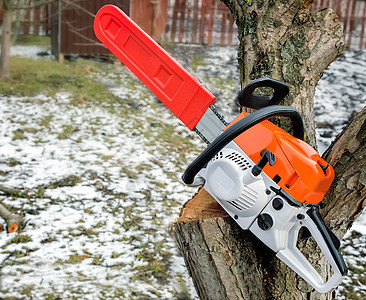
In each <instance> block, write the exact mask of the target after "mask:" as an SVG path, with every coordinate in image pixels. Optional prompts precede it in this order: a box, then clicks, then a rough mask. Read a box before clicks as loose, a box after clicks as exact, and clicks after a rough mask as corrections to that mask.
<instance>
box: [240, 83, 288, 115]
mask: <svg viewBox="0 0 366 300" xmlns="http://www.w3.org/2000/svg"><path fill="white" fill-rule="evenodd" d="M261 87H270V88H272V89H273V90H274V92H273V94H272V95H270V96H261V95H257V94H254V91H255V89H257V88H261ZM289 91H290V88H289V87H288V85H287V84H286V83H284V82H281V81H278V80H276V79H273V78H269V77H263V78H259V79H256V80H254V81H252V82H251V83H249V84H248V85H247V86H246V87H245V88H244V89H243V90H242V91H241V92H240V94H239V96H238V98H237V101H238V103H239V105H240V106H244V107H249V108H253V109H261V108H264V107H267V106H271V105H277V104H279V103H280V102H281V100H283V99H284V98H285V97H286V96H287V95H288V93H289Z"/></svg>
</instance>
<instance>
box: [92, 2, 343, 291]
mask: <svg viewBox="0 0 366 300" xmlns="http://www.w3.org/2000/svg"><path fill="white" fill-rule="evenodd" d="M94 30H95V34H96V36H97V37H98V38H99V40H100V41H101V42H102V43H103V44H104V45H105V46H107V48H108V49H109V50H111V51H112V52H113V53H114V54H115V55H116V56H117V57H118V58H119V59H120V60H121V61H122V62H123V63H124V64H125V65H126V66H127V67H128V68H129V69H130V70H131V71H132V72H133V73H134V74H135V75H136V76H137V77H138V78H139V79H140V80H141V81H142V82H143V83H144V84H145V85H146V86H147V87H148V88H149V89H150V90H151V91H152V92H153V93H154V94H155V95H156V96H157V97H158V98H159V99H160V100H161V101H162V102H163V103H164V104H165V105H166V106H167V107H168V108H169V109H170V110H171V111H172V112H173V113H174V114H175V115H176V116H177V117H178V118H179V119H180V120H181V121H182V122H183V123H184V124H185V125H186V126H187V127H188V128H189V129H190V130H194V131H195V132H196V133H197V134H198V135H199V136H200V137H201V138H202V139H203V140H204V141H205V142H206V143H207V144H208V146H207V148H206V149H205V150H204V151H203V152H202V153H201V154H200V155H199V156H198V157H197V158H196V159H195V160H194V161H193V162H192V163H191V164H190V165H189V166H188V168H187V169H186V171H185V172H184V174H183V176H182V178H183V181H184V182H185V183H186V184H188V185H191V186H201V185H203V186H204V188H205V189H206V190H207V191H208V192H209V193H210V194H211V195H212V197H214V198H215V199H216V201H217V202H219V203H220V205H221V206H222V207H223V208H224V209H225V210H226V212H227V213H228V214H229V215H230V216H231V217H232V218H233V219H234V220H235V221H236V222H237V223H238V225H239V226H240V227H241V228H242V229H249V230H250V231H251V232H253V233H254V234H255V235H256V236H257V237H258V238H259V239H260V240H261V241H262V242H263V243H264V244H265V245H267V246H268V247H269V248H271V249H272V250H273V251H274V252H275V253H276V256H277V257H278V258H279V259H280V260H282V261H283V262H284V263H286V264H287V265H288V266H289V267H290V268H292V269H293V270H294V271H295V272H296V273H297V274H299V275H300V276H301V277H302V278H303V279H305V280H306V281H307V282H308V283H309V284H311V285H312V286H313V287H314V288H315V289H316V290H317V291H319V292H321V293H326V292H329V291H331V290H332V289H334V288H336V287H337V285H338V284H339V283H340V282H341V281H342V279H343V277H344V276H345V275H346V274H347V266H346V264H345V262H344V260H343V257H342V255H341V254H340V252H339V247H340V241H339V240H338V238H337V237H336V236H335V235H334V234H333V232H332V231H331V230H330V229H329V228H328V227H327V226H326V224H325V223H324V221H323V219H322V217H321V215H320V213H319V206H318V204H319V202H321V201H322V199H323V197H324V194H325V193H326V192H327V191H328V189H329V187H330V185H331V183H332V181H333V179H334V171H333V168H332V167H331V166H330V165H329V164H328V163H327V162H326V161H325V160H323V159H322V158H321V157H320V155H319V154H318V153H317V152H316V151H315V150H314V149H313V148H312V147H311V146H310V145H308V144H307V143H306V142H305V141H304V140H303V139H304V127H303V122H302V118H301V116H300V114H299V112H298V111H297V110H296V109H294V108H293V107H290V106H282V105H277V104H278V103H279V102H280V101H281V100H282V99H283V98H284V97H286V96H287V94H288V92H289V88H288V86H287V85H286V84H284V83H282V82H280V81H277V80H274V79H271V78H261V79H258V80H255V81H253V82H252V83H250V84H249V85H248V86H247V87H246V88H244V90H243V91H242V92H241V93H240V94H239V96H238V102H239V104H240V105H241V106H243V107H250V108H253V109H255V111H254V112H253V113H251V114H248V113H241V114H240V115H239V116H238V117H237V118H236V119H235V120H234V121H233V122H231V123H230V124H227V123H226V122H225V120H224V118H223V117H222V116H221V115H220V114H219V113H218V112H217V111H216V109H215V107H214V106H213V104H214V102H215V100H216V97H215V96H214V95H212V94H211V93H210V92H209V91H208V90H207V89H206V88H205V87H204V86H203V85H202V84H200V83H199V81H198V80H197V79H196V78H194V77H193V76H192V75H191V74H189V73H188V72H187V71H186V70H185V69H184V68H183V67H182V66H181V65H180V64H178V63H177V62H176V61H175V60H174V59H173V58H172V57H171V56H170V55H169V54H168V53H167V52H166V51H165V50H164V49H163V48H161V47H160V46H159V45H158V44H157V43H156V42H155V41H154V40H153V39H151V38H150V37H149V36H148V35H147V34H146V33H145V32H144V31H143V30H142V29H141V28H140V27H139V26H138V25H136V24H135V23H134V22H133V21H132V20H131V19H130V18H129V17H128V16H127V15H126V14H125V13H124V12H123V11H121V10H120V9H119V8H117V7H115V6H112V5H106V6H104V7H102V8H101V9H100V10H99V12H98V13H97V15H96V17H95V21H94ZM259 87H270V88H272V90H273V94H272V95H271V96H260V95H257V94H255V90H256V89H257V88H259ZM274 117H287V118H289V119H290V120H291V122H292V127H293V135H290V134H289V133H287V132H286V131H284V130H282V129H281V128H279V127H277V126H276V125H274V124H273V123H271V122H270V121H269V120H268V119H270V118H274ZM301 228H304V230H303V232H304V233H305V235H308V236H309V235H310V234H311V235H312V236H313V238H314V239H315V241H316V242H317V244H318V246H319V247H320V249H321V250H322V252H323V254H324V255H325V257H326V258H327V260H328V262H329V263H330V265H331V266H332V269H333V274H332V276H331V277H330V278H329V279H328V280H327V281H324V280H323V279H322V277H321V276H320V275H319V273H318V272H317V271H316V270H315V268H314V267H313V266H312V265H311V264H310V263H309V261H308V260H307V259H306V258H305V257H304V256H303V254H302V253H301V252H300V250H299V249H298V248H297V245H296V244H297V241H298V237H299V231H300V229H301Z"/></svg>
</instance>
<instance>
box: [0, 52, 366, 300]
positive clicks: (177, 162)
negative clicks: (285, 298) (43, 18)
mask: <svg viewBox="0 0 366 300" xmlns="http://www.w3.org/2000/svg"><path fill="white" fill-rule="evenodd" d="M40 51H44V49H43V48H40V47H33V46H30V47H13V48H12V51H11V53H12V55H20V56H27V57H31V58H37V59H38V58H39V57H38V56H37V53H38V52H40ZM200 51H203V50H202V48H201V47H188V46H181V47H180V48H179V47H178V48H177V49H176V55H177V56H178V58H179V60H180V62H181V63H182V64H183V65H184V66H185V67H186V68H187V69H189V70H190V72H192V73H194V74H195V75H196V76H197V77H198V78H199V79H200V80H201V81H202V82H204V84H205V85H206V86H207V87H208V89H209V90H211V91H212V92H213V93H214V94H215V95H217V96H218V98H219V99H220V101H219V102H218V103H217V106H218V109H219V110H220V111H222V112H223V113H224V115H225V116H226V118H227V120H231V119H232V118H233V117H234V116H235V114H236V113H237V111H236V108H235V106H233V105H232V104H230V103H232V99H234V98H235V96H236V94H237V92H238V91H239V90H240V86H239V85H238V84H237V82H239V71H238V68H237V62H236V50H235V48H234V47H226V48H223V47H211V48H205V49H204V52H200ZM194 53H198V54H200V55H201V56H202V57H204V58H205V62H206V64H204V65H201V66H199V67H197V69H195V70H192V68H191V67H190V60H189V58H191V57H193V55H194ZM116 68H117V67H116ZM365 68H366V52H365V51H359V52H354V51H353V52H346V53H345V55H344V56H343V57H342V58H341V59H340V60H338V61H337V62H335V63H334V64H332V65H331V67H330V68H329V69H328V70H326V72H325V73H324V76H323V78H322V79H321V81H320V83H319V85H318V87H317V92H316V96H315V101H316V107H315V112H316V117H317V122H318V123H319V122H327V123H328V127H327V128H321V129H318V130H317V134H318V138H319V141H320V145H319V147H320V148H321V150H324V149H325V148H326V147H327V146H328V145H329V143H330V142H331V140H332V139H333V138H334V137H335V135H336V133H337V132H339V131H340V130H341V128H342V127H343V126H344V125H345V124H346V123H347V122H348V120H349V118H350V115H351V113H352V111H353V110H354V111H359V110H360V109H361V108H362V107H363V106H364V105H365V102H366V101H365V100H366V96H365V95H366V88H365V82H366V75H365V72H364V70H365ZM119 72H120V74H119V78H120V82H119V84H118V85H116V84H115V83H114V81H113V80H115V79H116V75H115V74H110V75H108V74H100V78H102V79H101V80H103V82H105V84H106V85H107V86H110V90H111V91H112V92H113V93H114V94H115V95H116V96H118V97H119V98H120V99H129V100H130V101H131V102H132V103H134V104H133V105H134V106H133V107H135V108H136V110H137V112H136V113H131V114H130V115H129V116H128V118H126V117H125V116H121V115H119V114H116V113H111V112H110V111H109V110H108V107H107V103H106V104H105V105H103V104H102V105H100V104H98V105H93V104H91V105H77V106H76V105H74V104H72V101H71V96H70V95H69V94H67V93H58V94H56V95H55V96H54V97H48V96H45V95H38V96H36V97H19V96H14V95H13V96H9V95H7V96H4V95H1V96H0V103H1V109H0V123H1V126H0V136H1V139H0V170H1V172H2V174H3V176H2V177H1V178H0V184H2V185H5V186H7V187H14V188H21V189H22V190H24V191H27V192H28V193H29V194H31V195H32V194H35V193H36V192H37V191H38V190H39V189H40V187H43V189H44V193H43V194H36V196H34V197H30V198H29V199H23V198H16V199H15V198H11V197H7V196H4V195H2V196H0V200H1V201H3V202H4V203H5V204H9V205H11V206H13V207H16V208H18V209H22V210H26V211H27V213H26V215H25V218H26V221H27V226H26V228H25V230H24V231H23V232H22V233H21V235H26V236H27V237H29V241H26V242H20V243H10V242H11V241H12V240H13V238H14V237H16V235H17V234H7V233H6V232H5V231H3V232H0V245H1V246H2V250H1V252H0V262H3V263H2V269H1V273H0V275H1V278H0V279H1V291H0V292H2V297H4V298H5V297H19V298H22V297H25V296H24V295H25V294H24V293H25V290H24V289H25V288H27V287H28V288H30V290H31V291H30V292H29V295H28V296H27V298H29V299H30V298H34V299H44V298H46V297H47V294H52V295H54V296H55V297H57V296H59V297H61V298H62V299H68V298H73V297H74V298H78V299H79V298H80V299H81V298H82V299H96V298H120V299H124V298H131V299H132V298H133V299H141V298H148V299H176V298H177V297H178V296H177V295H180V294H181V293H184V290H185V289H186V290H187V291H188V293H189V294H190V295H191V297H192V298H197V296H196V294H195V292H194V288H193V285H192V282H191V280H190V279H189V275H188V273H187V271H186V269H185V267H184V261H183V259H182V258H181V257H180V256H179V255H178V253H177V250H176V247H175V245H174V242H173V241H172V238H171V237H170V235H169V224H170V223H171V222H172V221H173V220H174V219H175V218H176V217H177V216H178V214H179V208H180V207H181V206H182V204H183V203H184V202H185V201H186V200H187V199H189V198H191V196H192V195H193V194H194V192H195V190H194V189H191V188H189V187H186V186H185V185H184V184H183V183H182V182H181V180H180V175H181V174H182V172H183V170H184V167H185V166H186V165H187V164H188V163H189V162H191V161H192V160H193V159H194V158H195V157H196V156H197V154H198V153H199V152H200V150H202V148H203V145H202V143H201V142H200V141H199V139H198V138H196V137H195V136H194V135H193V134H192V133H190V132H189V131H188V130H187V129H185V128H184V126H183V125H182V124H181V123H180V122H179V121H178V120H177V119H176V118H175V117H174V116H173V115H172V114H171V113H170V112H169V111H167V109H165V108H164V107H163V106H161V105H156V100H155V98H154V97H153V96H152V94H151V93H150V92H148V91H147V89H146V88H145V87H144V86H142V84H140V83H139V82H138V80H137V79H136V78H135V77H134V76H133V75H131V74H130V72H129V71H128V70H126V69H125V68H123V67H119ZM208 76H210V77H215V76H218V77H222V78H225V79H227V80H226V81H224V82H223V83H222V84H221V85H220V87H224V88H218V87H217V85H216V84H217V82H216V83H215V82H214V81H213V80H212V78H211V79H210V78H209V77H208ZM124 81H132V82H134V85H133V88H131V87H127V86H121V84H122V83H123V82H124ZM115 105H117V108H116V110H117V111H118V108H121V109H122V108H123V105H125V104H115ZM118 105H120V107H118ZM145 112H149V121H148V122H147V121H146V113H145ZM329 116H331V117H329ZM50 117H51V122H49V125H48V126H44V125H42V120H44V119H46V118H50ZM156 124H158V125H156ZM159 124H160V125H159ZM68 125H72V127H73V128H74V129H75V130H74V131H73V132H72V133H71V134H70V136H67V137H66V138H60V136H59V134H60V133H62V132H63V128H64V127H65V126H68ZM162 126H172V127H174V128H175V131H174V133H172V134H173V136H178V137H180V138H187V139H188V140H189V141H190V142H191V143H192V145H193V146H194V147H193V146H192V149H193V150H192V151H191V152H189V153H187V154H186V155H185V157H183V158H182V157H181V156H179V155H178V153H176V151H174V150H173V149H172V148H173V146H174V145H170V144H169V143H167V142H166V141H165V140H164V139H163V138H162V137H161V135H162V133H161V130H162ZM30 127H31V128H33V129H34V130H33V131H31V132H27V131H24V135H25V138H24V139H14V132H16V131H17V130H24V129H25V128H30ZM169 147H172V148H169ZM11 161H12V162H15V163H10V162H11ZM72 178H74V179H75V178H76V180H75V181H74V182H72V180H73V179H72ZM70 180H71V182H70ZM352 232H359V233H360V234H361V236H362V235H365V233H366V216H365V215H363V216H361V217H359V218H358V219H357V221H356V222H355V224H354V226H353V228H352V229H351V230H350V232H349V234H348V235H347V237H349V238H351V237H352V234H351V233H352ZM364 242H365V241H364V239H361V238H360V237H359V236H358V237H355V238H354V239H353V242H352V243H353V244H357V245H360V246H359V247H351V246H349V245H348V246H345V251H346V252H347V262H348V263H358V264H359V263H360V261H361V262H363V263H364V262H365V260H364V259H363V260H362V259H361V258H359V257H358V258H357V259H355V257H356V256H359V254H360V251H361V250H360V249H362V247H363V246H364V245H365V243H364ZM362 243H363V244H362ZM362 245H363V246H362ZM362 251H364V249H363V250H362ZM363 253H364V252H363ZM73 259H75V261H73ZM154 263H157V264H158V265H157V269H158V268H159V266H160V267H162V268H163V269H164V270H165V272H166V273H167V274H163V273H162V271H161V270H160V271H159V270H157V271H156V272H157V274H155V275H154V276H153V275H152V274H150V273H149V272H151V269H149V268H146V272H147V273H144V267H146V266H149V265H151V264H154ZM159 272H160V273H159ZM182 282H185V283H184V285H185V287H182ZM345 282H346V284H348V281H347V280H346V281H345ZM359 289H360V290H365V286H362V285H360V287H359ZM340 290H342V287H341V288H340ZM338 297H339V299H343V298H342V296H341V295H340V294H338Z"/></svg>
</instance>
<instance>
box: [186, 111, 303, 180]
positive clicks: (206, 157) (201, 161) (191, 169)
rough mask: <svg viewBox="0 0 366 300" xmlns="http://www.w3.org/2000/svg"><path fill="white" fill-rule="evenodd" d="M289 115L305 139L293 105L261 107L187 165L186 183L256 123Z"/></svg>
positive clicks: (299, 133)
mask: <svg viewBox="0 0 366 300" xmlns="http://www.w3.org/2000/svg"><path fill="white" fill-rule="evenodd" d="M273 117H288V118H290V119H291V121H292V125H293V135H294V137H296V138H299V139H301V140H303V139H304V125H303V122H302V118H301V115H300V113H299V112H298V111H297V110H296V109H295V108H293V107H291V106H282V105H272V106H268V107H264V108H262V109H259V110H257V111H255V112H253V113H251V114H250V115H248V116H246V117H245V118H243V119H241V120H239V121H238V122H236V123H235V124H233V125H232V126H230V127H229V128H228V129H226V130H225V131H223V132H222V133H221V134H220V135H218V136H217V137H216V139H215V140H214V141H213V142H212V143H211V144H210V145H209V146H208V147H207V148H206V149H205V150H204V151H203V152H202V153H201V154H200V155H199V156H198V157H197V158H196V159H195V160H194V161H193V162H192V163H191V164H190V165H189V166H188V167H187V169H186V170H185V172H184V174H183V176H182V179H183V182H184V183H185V184H188V185H189V184H192V183H193V181H194V177H195V176H196V175H197V173H198V172H199V171H200V170H201V169H202V168H203V167H204V166H205V165H206V164H207V163H208V162H209V161H210V160H211V159H212V158H213V157H214V156H215V155H216V154H217V153H218V152H219V151H220V150H221V149H222V148H224V147H225V146H226V145H227V144H228V143H230V142H231V141H232V140H233V139H235V138H236V137H237V136H239V135H240V134H242V133H243V132H244V131H246V130H248V129H249V128H251V127H253V126H254V125H256V124H258V123H260V122H262V121H264V120H267V119H270V118H273Z"/></svg>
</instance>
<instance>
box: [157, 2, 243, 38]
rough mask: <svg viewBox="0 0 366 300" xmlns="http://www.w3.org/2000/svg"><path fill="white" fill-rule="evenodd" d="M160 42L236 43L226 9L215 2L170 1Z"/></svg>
mask: <svg viewBox="0 0 366 300" xmlns="http://www.w3.org/2000/svg"><path fill="white" fill-rule="evenodd" d="M162 39H163V40H168V41H173V42H180V43H193V44H195V43H199V44H221V45H231V44H237V37H236V28H235V26H234V24H233V17H232V16H231V13H230V11H229V9H228V8H227V7H226V6H225V5H224V4H223V3H222V2H220V1H218V0H169V5H168V22H167V24H166V31H165V34H164V35H163V36H162Z"/></svg>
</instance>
